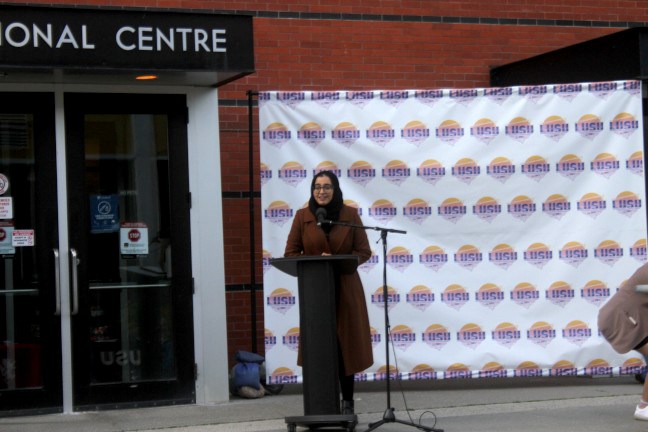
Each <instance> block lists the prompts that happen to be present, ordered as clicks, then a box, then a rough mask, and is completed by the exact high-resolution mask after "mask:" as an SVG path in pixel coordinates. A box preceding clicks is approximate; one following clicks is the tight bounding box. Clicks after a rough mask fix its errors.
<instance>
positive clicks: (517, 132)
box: [504, 117, 533, 143]
mask: <svg viewBox="0 0 648 432" xmlns="http://www.w3.org/2000/svg"><path fill="white" fill-rule="evenodd" d="M504 134H505V135H506V136H507V137H509V138H511V139H513V140H515V141H517V142H519V143H523V142H524V141H526V140H527V139H528V138H529V137H530V136H531V135H532V134H533V125H532V124H531V122H529V120H527V119H526V118H524V117H515V118H514V119H512V120H511V121H510V122H509V123H508V124H507V125H506V127H505V128H504Z"/></svg>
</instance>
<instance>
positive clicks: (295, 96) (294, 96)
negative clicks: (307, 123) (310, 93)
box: [277, 92, 306, 108]
mask: <svg viewBox="0 0 648 432" xmlns="http://www.w3.org/2000/svg"><path fill="white" fill-rule="evenodd" d="M277 100H278V101H279V102H281V103H283V104H284V105H286V106H289V107H291V108H294V107H296V106H297V105H299V104H300V103H302V102H303V101H305V100H306V94H305V93H304V92H277Z"/></svg>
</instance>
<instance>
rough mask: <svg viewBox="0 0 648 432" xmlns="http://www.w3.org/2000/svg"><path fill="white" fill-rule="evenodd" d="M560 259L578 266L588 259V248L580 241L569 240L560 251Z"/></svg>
mask: <svg viewBox="0 0 648 432" xmlns="http://www.w3.org/2000/svg"><path fill="white" fill-rule="evenodd" d="M558 259H559V260H561V261H562V262H564V263H567V264H569V265H571V266H573V267H578V266H579V265H581V264H582V263H583V261H585V260H586V259H587V249H586V248H585V246H584V245H583V244H582V243H580V242H577V241H570V242H567V243H566V244H565V245H564V246H563V247H562V249H560V251H559V252H558Z"/></svg>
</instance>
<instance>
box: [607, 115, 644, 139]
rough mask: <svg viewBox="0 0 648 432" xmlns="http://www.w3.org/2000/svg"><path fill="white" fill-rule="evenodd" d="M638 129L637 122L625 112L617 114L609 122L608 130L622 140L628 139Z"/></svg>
mask: <svg viewBox="0 0 648 432" xmlns="http://www.w3.org/2000/svg"><path fill="white" fill-rule="evenodd" d="M638 129H639V121H637V119H635V117H634V116H633V115H632V114H630V113H627V112H622V113H619V114H617V115H616V116H615V117H614V119H613V120H612V121H611V122H610V130H611V131H612V132H614V133H615V134H617V135H619V136H622V137H623V138H626V139H627V138H629V137H630V135H632V134H633V133H635V132H636V131H637V130H638Z"/></svg>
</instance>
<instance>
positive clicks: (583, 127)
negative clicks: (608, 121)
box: [574, 114, 604, 140]
mask: <svg viewBox="0 0 648 432" xmlns="http://www.w3.org/2000/svg"><path fill="white" fill-rule="evenodd" d="M603 129H604V126H603V122H602V121H601V119H600V118H599V117H598V116H597V115H594V114H585V115H584V116H582V117H581V118H579V119H578V121H577V122H576V124H575V125H574V130H575V131H576V132H578V133H579V134H580V135H581V136H582V137H583V138H587V139H589V140H593V139H594V138H596V137H597V136H598V135H599V134H600V133H601V132H603Z"/></svg>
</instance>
